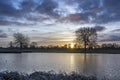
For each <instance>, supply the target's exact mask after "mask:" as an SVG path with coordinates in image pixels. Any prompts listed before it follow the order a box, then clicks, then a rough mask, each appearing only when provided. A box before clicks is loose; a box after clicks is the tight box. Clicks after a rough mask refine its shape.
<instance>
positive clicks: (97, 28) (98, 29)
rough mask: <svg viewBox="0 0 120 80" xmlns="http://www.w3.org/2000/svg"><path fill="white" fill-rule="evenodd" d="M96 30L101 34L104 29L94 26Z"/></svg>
mask: <svg viewBox="0 0 120 80" xmlns="http://www.w3.org/2000/svg"><path fill="white" fill-rule="evenodd" d="M94 28H95V29H96V31H98V32H101V31H104V30H105V29H106V28H105V27H104V26H95V27H94Z"/></svg>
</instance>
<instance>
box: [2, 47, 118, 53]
mask: <svg viewBox="0 0 120 80" xmlns="http://www.w3.org/2000/svg"><path fill="white" fill-rule="evenodd" d="M39 52H40V53H80V54H84V49H30V48H26V49H16V48H1V49H0V53H39ZM86 53H89V54H120V49H93V50H87V51H86Z"/></svg>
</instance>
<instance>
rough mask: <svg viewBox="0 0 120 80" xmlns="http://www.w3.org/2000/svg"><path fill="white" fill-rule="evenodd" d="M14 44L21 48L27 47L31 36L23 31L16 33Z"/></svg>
mask: <svg viewBox="0 0 120 80" xmlns="http://www.w3.org/2000/svg"><path fill="white" fill-rule="evenodd" d="M13 37H14V44H15V45H16V46H17V47H19V48H26V47H28V45H29V40H30V39H29V37H27V36H25V35H24V34H22V33H14V34H13Z"/></svg>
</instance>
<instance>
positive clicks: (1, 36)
mask: <svg viewBox="0 0 120 80" xmlns="http://www.w3.org/2000/svg"><path fill="white" fill-rule="evenodd" d="M7 37H8V36H7V34H6V33H4V32H3V31H2V30H0V38H7Z"/></svg>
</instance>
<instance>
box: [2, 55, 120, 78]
mask: <svg viewBox="0 0 120 80" xmlns="http://www.w3.org/2000/svg"><path fill="white" fill-rule="evenodd" d="M6 70H8V71H18V72H25V73H32V72H34V71H51V70H53V71H55V72H56V73H58V72H67V73H70V72H72V71H76V72H79V73H81V74H88V75H89V74H90V75H96V76H98V77H103V76H106V77H107V78H110V79H111V80H112V79H114V80H115V79H116V80H118V79H119V78H120V54H87V55H84V54H79V53H22V54H0V71H6Z"/></svg>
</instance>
